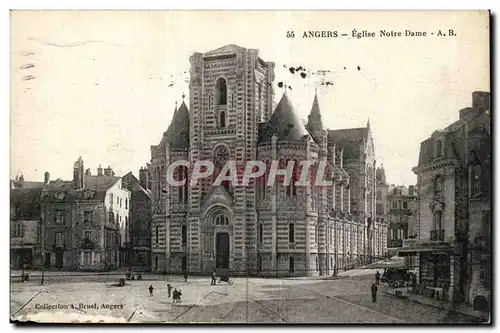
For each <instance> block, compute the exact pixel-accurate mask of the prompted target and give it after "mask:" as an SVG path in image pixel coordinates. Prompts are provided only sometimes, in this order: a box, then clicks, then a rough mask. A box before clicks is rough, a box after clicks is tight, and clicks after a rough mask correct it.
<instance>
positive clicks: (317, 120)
mask: <svg viewBox="0 0 500 333" xmlns="http://www.w3.org/2000/svg"><path fill="white" fill-rule="evenodd" d="M307 129H308V130H309V132H311V133H312V132H314V131H322V130H323V121H322V120H321V112H320V110H319V102H318V95H317V94H316V95H314V101H313V105H312V108H311V113H310V114H309V116H308V117H307Z"/></svg>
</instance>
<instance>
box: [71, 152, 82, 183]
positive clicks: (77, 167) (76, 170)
mask: <svg viewBox="0 0 500 333" xmlns="http://www.w3.org/2000/svg"><path fill="white" fill-rule="evenodd" d="M73 188H75V189H82V188H83V160H82V157H81V156H80V157H79V158H78V160H77V161H76V162H75V164H74V165H73Z"/></svg>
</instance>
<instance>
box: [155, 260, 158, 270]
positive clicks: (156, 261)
mask: <svg viewBox="0 0 500 333" xmlns="http://www.w3.org/2000/svg"><path fill="white" fill-rule="evenodd" d="M157 270H158V257H155V271H157Z"/></svg>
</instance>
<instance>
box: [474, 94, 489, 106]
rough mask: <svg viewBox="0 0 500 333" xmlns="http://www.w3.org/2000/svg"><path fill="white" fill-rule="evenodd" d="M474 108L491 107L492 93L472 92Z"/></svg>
mask: <svg viewBox="0 0 500 333" xmlns="http://www.w3.org/2000/svg"><path fill="white" fill-rule="evenodd" d="M472 108H474V109H476V110H481V111H485V110H489V109H490V93H489V92H485V91H474V92H473V93H472Z"/></svg>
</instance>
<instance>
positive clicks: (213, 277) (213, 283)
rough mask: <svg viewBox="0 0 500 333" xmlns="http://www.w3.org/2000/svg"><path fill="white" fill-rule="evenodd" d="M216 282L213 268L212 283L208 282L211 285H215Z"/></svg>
mask: <svg viewBox="0 0 500 333" xmlns="http://www.w3.org/2000/svg"><path fill="white" fill-rule="evenodd" d="M216 284H217V279H216V278H215V269H214V271H213V272H212V283H210V285H211V286H215V285H216Z"/></svg>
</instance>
